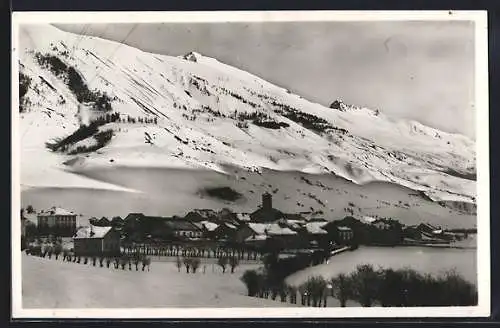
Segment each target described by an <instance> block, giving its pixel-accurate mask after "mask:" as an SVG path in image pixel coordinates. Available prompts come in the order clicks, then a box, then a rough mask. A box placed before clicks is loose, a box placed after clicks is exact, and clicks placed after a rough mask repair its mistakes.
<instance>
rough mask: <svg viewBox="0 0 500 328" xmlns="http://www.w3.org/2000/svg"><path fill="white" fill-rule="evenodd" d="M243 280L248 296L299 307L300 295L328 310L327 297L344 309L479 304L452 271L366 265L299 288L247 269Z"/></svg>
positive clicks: (472, 288)
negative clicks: (349, 305) (427, 271)
mask: <svg viewBox="0 0 500 328" xmlns="http://www.w3.org/2000/svg"><path fill="white" fill-rule="evenodd" d="M241 280H242V281H243V283H244V284H245V285H246V287H247V292H248V296H256V297H264V298H267V297H268V296H271V298H272V299H276V297H277V295H280V297H281V300H282V302H286V301H287V297H288V300H289V302H290V303H292V304H297V302H298V301H297V300H298V297H297V294H298V295H299V296H300V304H301V305H303V306H313V307H321V306H323V307H326V306H327V300H328V297H334V298H336V299H338V300H339V302H340V306H341V307H345V306H346V304H347V302H348V301H354V302H357V303H359V304H360V305H361V306H363V307H371V306H382V307H412V306H413V307H414V306H473V305H477V301H478V299H477V297H478V296H477V288H476V286H475V285H474V284H472V283H470V282H468V281H466V280H465V279H464V278H463V277H461V276H460V275H459V274H458V273H457V272H455V271H453V270H450V271H447V272H445V273H442V274H440V275H437V276H434V275H431V274H422V273H419V272H418V271H415V270H413V269H410V268H403V269H390V268H379V269H378V270H375V269H374V268H373V266H372V265H369V264H364V265H359V266H358V267H357V268H356V270H355V271H353V272H352V273H350V274H344V273H341V274H338V275H336V276H335V277H332V278H330V279H325V278H323V277H321V276H316V277H311V278H309V279H308V280H307V281H306V282H304V283H303V284H301V285H300V286H291V285H289V284H286V283H284V282H281V283H280V284H278V285H273V284H272V281H270V277H269V273H268V272H267V271H264V272H258V271H256V270H247V271H245V273H244V274H243V276H242V278H241Z"/></svg>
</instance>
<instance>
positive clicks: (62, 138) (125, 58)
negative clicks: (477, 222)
mask: <svg viewBox="0 0 500 328" xmlns="http://www.w3.org/2000/svg"><path fill="white" fill-rule="evenodd" d="M20 65H21V68H20V69H21V72H22V74H24V76H27V77H29V78H30V79H31V83H30V84H29V88H28V91H27V92H26V94H25V95H24V96H23V98H22V99H21V103H22V107H23V112H22V113H21V136H22V140H21V148H22V152H21V154H22V157H23V160H22V170H21V174H22V184H23V185H24V186H25V187H27V186H37V187H87V188H102V189H109V188H115V189H118V190H126V191H131V189H128V188H125V187H121V186H120V184H119V183H113V184H108V183H104V182H103V181H100V180H91V179H90V178H88V176H86V177H84V176H82V175H81V174H73V173H74V172H77V173H82V172H83V173H84V172H85V171H86V170H91V169H93V168H96V167H100V168H103V167H104V168H106V167H116V166H126V167H160V168H165V167H167V168H193V169H194V168H196V169H200V168H204V169H210V170H216V171H219V172H226V173H228V172H227V171H226V170H225V165H226V164H229V165H233V166H237V167H241V168H246V169H248V170H250V171H259V170H260V169H261V168H267V169H271V170H276V171H301V172H305V173H313V174H323V173H333V174H335V175H337V176H339V177H342V178H345V179H347V180H350V181H352V182H353V183H356V184H366V183H369V182H374V181H383V182H391V183H394V184H398V185H401V186H404V187H408V188H410V189H413V190H418V191H422V192H423V193H424V194H425V195H427V196H428V197H429V198H430V199H432V200H443V201H452V202H454V201H457V202H466V203H472V204H474V203H475V195H476V190H475V188H476V183H475V143H474V142H473V141H472V140H470V139H468V138H467V137H465V136H461V135H456V134H449V133H445V132H442V131H439V130H436V129H432V128H429V127H426V126H423V125H422V124H420V123H418V122H412V121H402V120H394V119H392V118H389V117H387V116H385V115H384V114H383V113H381V112H378V111H374V110H370V109H367V108H357V107H354V106H347V105H345V104H342V106H341V108H340V109H332V108H328V107H325V106H322V105H320V104H315V103H311V102H309V101H307V100H305V99H303V98H301V97H300V96H297V95H293V94H291V93H289V92H288V91H287V90H285V89H283V88H280V87H278V86H275V85H273V84H271V83H268V82H266V81H264V80H262V79H260V78H258V77H256V76H254V75H252V74H249V73H247V72H244V71H241V70H239V69H237V68H234V67H231V66H228V65H225V64H223V63H220V62H219V61H217V60H216V59H213V58H209V57H206V56H203V55H200V54H197V53H190V54H187V55H186V56H182V57H171V56H164V55H157V54H151V53H146V52H143V51H141V50H139V49H135V48H132V47H129V46H126V45H123V44H120V43H117V42H112V41H108V40H103V39H99V38H96V37H87V36H81V35H75V34H71V33H67V32H63V31H61V30H58V29H57V28H55V27H52V26H40V25H36V26H24V27H22V29H21V34H20ZM312 83H314V81H312ZM111 114H113V115H111ZM106 116H107V117H106ZM92 121H96V122H98V123H96V124H95V126H92V127H91V128H86V129H81V128H80V130H79V131H78V133H77V134H75V133H74V132H75V131H76V130H78V129H79V127H80V126H81V124H82V123H86V124H88V123H90V122H92ZM69 135H72V137H71V138H67V137H68V136H69ZM47 142H48V143H49V144H48V145H46V143H47ZM48 148H51V149H52V151H51V150H49V149H48ZM54 150H55V151H54ZM72 172H73V173H72ZM124 185H126V184H125V183H124Z"/></svg>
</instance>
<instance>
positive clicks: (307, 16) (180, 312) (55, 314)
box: [11, 11, 491, 319]
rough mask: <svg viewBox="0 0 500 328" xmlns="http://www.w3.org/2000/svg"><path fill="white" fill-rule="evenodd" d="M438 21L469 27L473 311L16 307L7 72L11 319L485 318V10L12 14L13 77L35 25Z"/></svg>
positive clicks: (16, 204)
mask: <svg viewBox="0 0 500 328" xmlns="http://www.w3.org/2000/svg"><path fill="white" fill-rule="evenodd" d="M408 20H414V21H443V20H457V21H460V20H469V21H474V22H475V27H476V30H475V31H476V33H475V64H476V70H475V98H476V101H475V105H476V111H477V116H476V126H477V127H476V134H477V137H476V147H477V217H478V220H477V221H478V222H477V228H478V238H477V239H478V247H477V269H478V293H479V300H478V301H479V302H478V305H477V306H472V307H425V308H419V307H415V308H376V307H373V308H304V307H297V308H144V309H139V308H130V309H112V308H106V309H24V308H23V307H22V293H21V289H22V283H21V279H22V278H21V272H22V270H21V252H20V251H19V250H20V231H21V223H20V220H19V217H18V215H19V210H20V207H21V205H20V195H21V188H20V151H19V150H20V135H19V129H17V128H16V127H17V126H18V123H19V111H18V109H17V108H18V105H19V99H18V94H19V91H18V88H19V81H18V74H12V95H11V99H12V110H11V112H12V119H11V127H12V128H11V130H12V134H11V136H12V149H11V151H12V172H11V175H12V187H11V192H12V204H11V206H12V214H11V215H12V218H11V223H12V224H11V229H12V230H11V236H12V240H11V243H12V294H11V295H12V317H13V318H16V319H21V318H172V319H180V318H342V317H343V318H353V317H374V318H375V317H377V318H384V317H484V316H489V315H490V308H491V306H490V292H491V286H490V221H489V220H490V212H489V132H488V123H489V114H488V103H489V102H488V58H487V54H488V39H487V13H486V11H341V12H338V11H268V12H257V11H245V12H230V11H216V12H79V13H77V12H71V13H68V12H22V13H21V12H14V13H13V15H12V49H11V50H12V72H18V69H19V64H18V52H17V43H18V33H19V29H18V27H19V25H20V24H38V23H96V24H97V23H154V22H165V23H166V22H168V23H175V22H177V23H196V22H271V21H272V22H284V21H301V22H306V21H408Z"/></svg>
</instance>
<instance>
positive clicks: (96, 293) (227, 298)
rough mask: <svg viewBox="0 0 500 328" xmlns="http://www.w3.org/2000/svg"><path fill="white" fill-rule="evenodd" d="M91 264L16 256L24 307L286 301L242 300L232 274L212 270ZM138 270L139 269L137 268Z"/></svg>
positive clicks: (227, 304) (243, 291) (246, 304)
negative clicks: (123, 269)
mask: <svg viewBox="0 0 500 328" xmlns="http://www.w3.org/2000/svg"><path fill="white" fill-rule="evenodd" d="M98 265H99V264H98V263H97V266H96V267H93V266H92V265H91V264H87V265H84V264H77V263H68V262H62V261H61V259H59V260H58V261H56V260H55V259H54V258H52V259H50V260H49V259H47V258H39V257H33V256H28V255H25V254H23V255H22V272H23V274H22V295H23V307H24V308H139V307H140V308H144V307H150V308H151V307H281V306H290V305H289V304H287V303H281V302H279V301H272V300H267V299H259V298H253V297H248V296H245V294H246V288H245V286H244V284H243V283H242V282H241V281H240V280H239V278H240V276H241V274H242V273H243V272H244V271H245V270H247V269H254V268H257V265H242V266H240V267H238V268H237V269H236V272H235V273H234V274H230V273H225V274H222V271H221V270H220V268H218V267H214V272H212V268H211V267H207V270H206V273H205V274H203V273H202V270H201V268H200V269H199V272H197V273H196V274H192V273H190V274H186V273H185V271H184V270H181V272H180V273H179V272H178V271H177V268H176V266H175V265H174V263H167V262H153V263H152V264H151V271H150V272H142V271H139V272H136V271H135V269H134V271H128V270H125V271H122V270H121V269H108V268H106V267H103V268H100V267H99V266H98ZM139 270H140V269H139Z"/></svg>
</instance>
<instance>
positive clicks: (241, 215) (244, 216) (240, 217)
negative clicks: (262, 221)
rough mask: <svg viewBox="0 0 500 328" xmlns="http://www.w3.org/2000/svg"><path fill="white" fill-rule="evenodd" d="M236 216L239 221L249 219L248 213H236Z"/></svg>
mask: <svg viewBox="0 0 500 328" xmlns="http://www.w3.org/2000/svg"><path fill="white" fill-rule="evenodd" d="M236 218H237V219H238V220H240V221H250V220H251V219H250V214H248V213H237V214H236Z"/></svg>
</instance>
